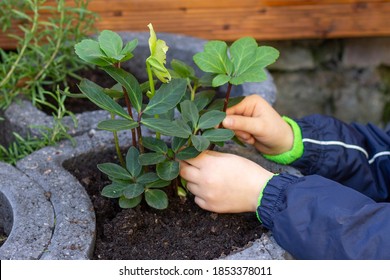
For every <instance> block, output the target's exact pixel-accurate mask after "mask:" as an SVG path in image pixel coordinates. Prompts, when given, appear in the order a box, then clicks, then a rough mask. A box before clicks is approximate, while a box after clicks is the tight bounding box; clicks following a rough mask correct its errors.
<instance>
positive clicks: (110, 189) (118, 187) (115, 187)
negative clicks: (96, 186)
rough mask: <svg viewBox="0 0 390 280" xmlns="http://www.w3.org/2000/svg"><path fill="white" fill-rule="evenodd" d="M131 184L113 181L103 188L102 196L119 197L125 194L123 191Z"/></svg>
mask: <svg viewBox="0 0 390 280" xmlns="http://www.w3.org/2000/svg"><path fill="white" fill-rule="evenodd" d="M128 186H129V184H125V183H118V182H113V183H112V184H110V185H107V186H105V187H104V188H103V190H102V193H101V194H102V196H105V197H109V198H119V197H121V196H122V195H123V191H124V190H125V189H126V188H127V187H128Z"/></svg>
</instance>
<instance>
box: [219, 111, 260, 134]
mask: <svg viewBox="0 0 390 280" xmlns="http://www.w3.org/2000/svg"><path fill="white" fill-rule="evenodd" d="M222 124H223V126H224V127H225V128H228V129H231V130H240V131H244V132H247V133H249V134H252V135H256V134H257V132H258V131H259V120H258V119H256V118H253V117H245V116H238V115H229V116H226V118H225V119H224V120H223V122H222Z"/></svg>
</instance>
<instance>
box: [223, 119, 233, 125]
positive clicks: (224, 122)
mask: <svg viewBox="0 0 390 280" xmlns="http://www.w3.org/2000/svg"><path fill="white" fill-rule="evenodd" d="M232 124H233V120H232V118H230V117H226V118H225V119H224V120H223V125H224V126H231V125H232Z"/></svg>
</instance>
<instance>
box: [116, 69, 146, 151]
mask: <svg viewBox="0 0 390 280" xmlns="http://www.w3.org/2000/svg"><path fill="white" fill-rule="evenodd" d="M115 67H116V68H121V65H120V63H116V64H115ZM122 90H123V96H124V98H125V103H126V108H127V113H128V114H129V116H130V117H131V118H132V119H133V120H134V117H133V110H132V109H131V102H130V98H129V95H128V94H127V90H126V88H125V87H124V86H122ZM131 138H132V141H133V146H134V147H137V136H136V133H135V129H134V128H132V129H131ZM138 138H140V135H138Z"/></svg>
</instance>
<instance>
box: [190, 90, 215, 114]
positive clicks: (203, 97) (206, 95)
mask: <svg viewBox="0 0 390 280" xmlns="http://www.w3.org/2000/svg"><path fill="white" fill-rule="evenodd" d="M214 96H215V91H214V90H204V91H200V92H198V93H197V94H195V99H194V103H195V105H196V107H197V108H198V111H201V110H203V109H204V108H206V106H207V105H209V103H210V102H211V101H212V100H213V98H214Z"/></svg>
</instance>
